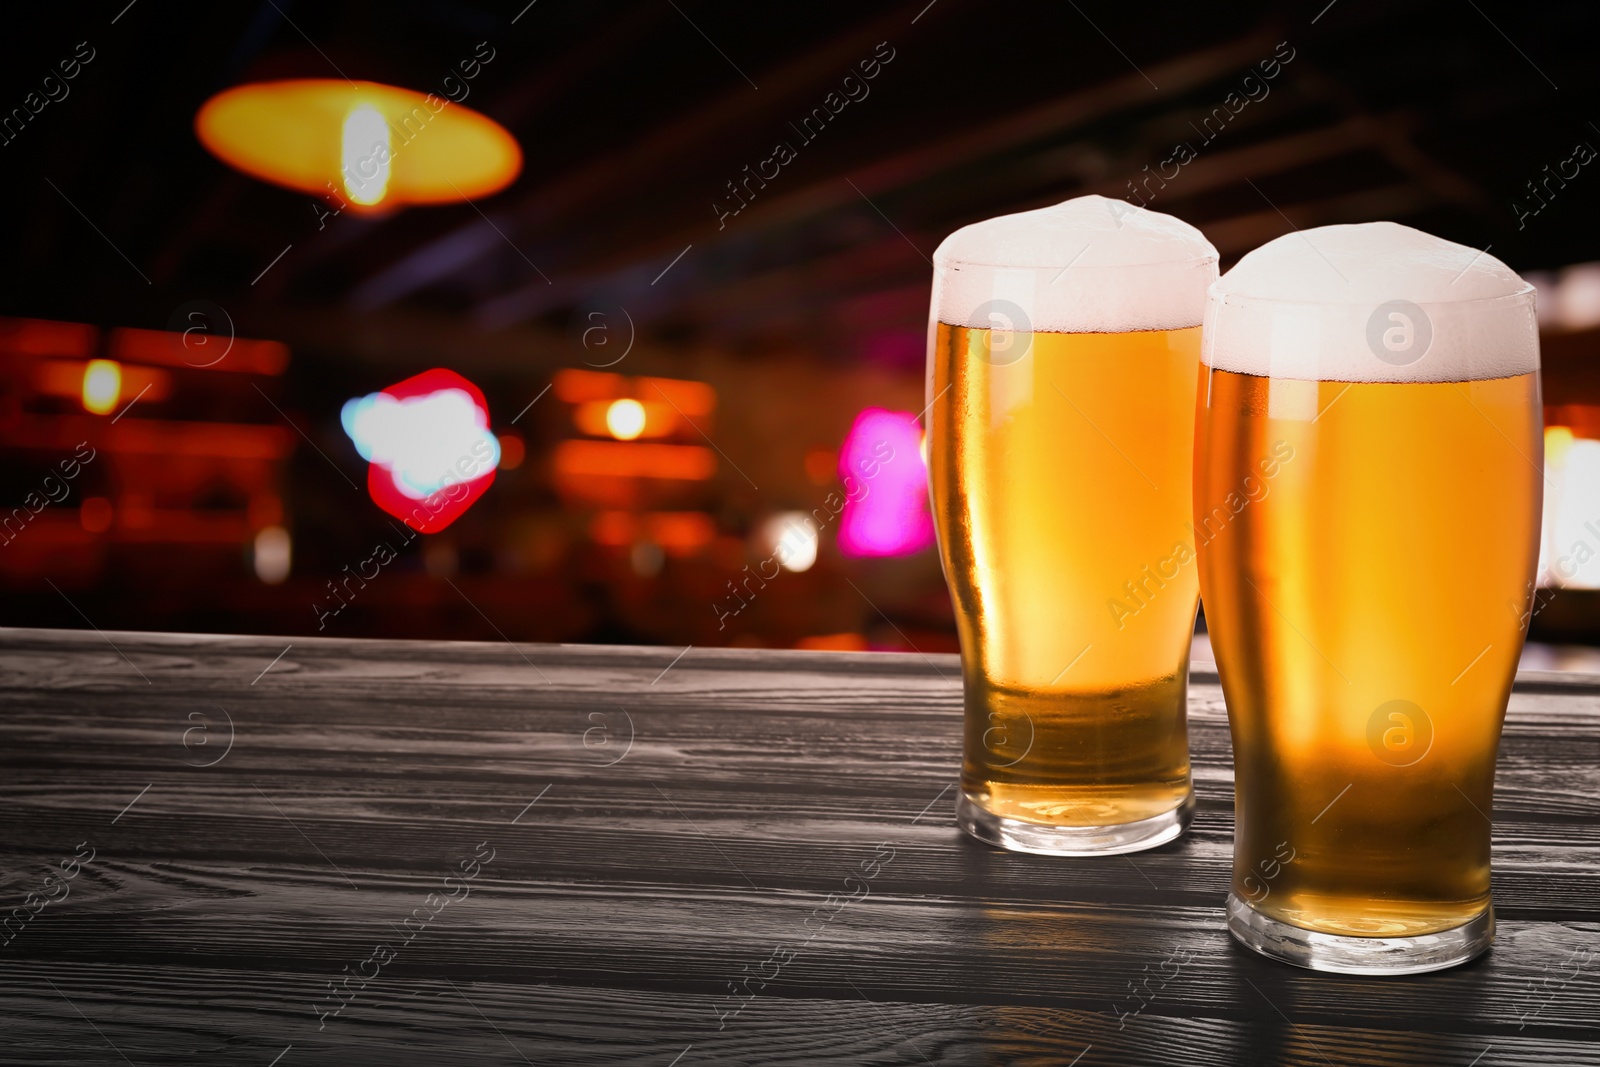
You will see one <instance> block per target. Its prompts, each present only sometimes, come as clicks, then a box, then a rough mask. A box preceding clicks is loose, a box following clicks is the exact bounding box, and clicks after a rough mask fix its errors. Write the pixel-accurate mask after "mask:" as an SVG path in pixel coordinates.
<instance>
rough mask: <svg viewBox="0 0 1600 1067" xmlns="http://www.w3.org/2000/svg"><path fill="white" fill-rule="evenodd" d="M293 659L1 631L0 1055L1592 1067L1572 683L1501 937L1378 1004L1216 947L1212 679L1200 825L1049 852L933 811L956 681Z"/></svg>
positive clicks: (1584, 791)
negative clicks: (1008, 844)
mask: <svg viewBox="0 0 1600 1067" xmlns="http://www.w3.org/2000/svg"><path fill="white" fill-rule="evenodd" d="M288 645H289V642H288V641H287V640H285V639H281V638H279V639H273V638H255V637H209V636H187V635H157V634H125V633H112V634H105V635H102V634H98V633H95V632H89V631H85V632H65V631H45V630H8V631H0V678H3V681H0V686H3V700H4V711H3V715H0V759H3V761H4V774H3V778H0V805H3V812H4V823H3V826H4V832H3V835H0V838H3V845H0V847H3V886H4V892H5V900H6V902H7V905H8V906H12V905H17V904H22V902H23V901H24V899H28V900H29V903H28V904H26V905H23V908H24V911H23V913H22V914H25V915H28V916H29V917H28V918H27V920H26V921H23V920H21V919H17V920H13V922H12V924H11V925H10V927H9V928H8V931H7V933H8V936H9V937H10V940H9V942H8V943H7V944H6V945H5V947H4V948H3V949H0V998H3V1009H0V1050H3V1052H0V1059H3V1060H4V1061H5V1062H7V1063H28V1064H46V1063H48V1064H53V1065H71V1064H118V1063H122V1062H124V1061H126V1062H128V1063H131V1064H139V1065H144V1064H167V1063H183V1064H193V1063H203V1064H252V1065H260V1067H268V1065H271V1064H274V1063H276V1064H278V1065H279V1067H300V1065H302V1064H336V1065H339V1067H353V1065H359V1064H382V1065H395V1064H413V1063H415V1064H467V1063H470V1064H484V1063H501V1064H514V1063H524V1062H527V1063H533V1064H539V1065H541V1067H542V1065H545V1064H640V1065H659V1067H670V1065H674V1064H676V1065H677V1067H698V1065H701V1064H706V1065H714V1064H827V1063H840V1064H921V1063H924V1062H927V1063H933V1064H1007V1065H1011V1064H1073V1063H1077V1064H1080V1065H1082V1067H1089V1065H1092V1064H1174V1065H1179V1064H1181V1065H1185V1067H1191V1065H1196V1064H1219V1065H1230V1067H1231V1065H1237V1064H1257V1063H1285V1064H1306V1065H1319V1064H1321V1065H1338V1067H1344V1065H1346V1064H1384V1065H1406V1064H1422V1063H1428V1064H1432V1063H1440V1064H1461V1065H1468V1064H1476V1065H1479V1067H1495V1065H1499V1064H1509V1063H1538V1064H1541V1065H1551V1067H1554V1065H1558V1064H1589V1065H1593V1064H1596V1063H1600V818H1597V813H1600V800H1597V798H1600V680H1597V679H1595V678H1586V677H1564V676H1555V675H1534V676H1527V677H1525V678H1524V679H1523V680H1522V681H1521V682H1519V685H1518V687H1517V691H1516V693H1515V695H1513V697H1512V699H1511V712H1510V719H1509V722H1508V725H1507V728H1506V736H1505V742H1504V745H1503V748H1502V752H1501V756H1500V767H1499V780H1498V789H1497V794H1496V796H1497V803H1496V807H1495V812H1494V819H1495V823H1494V863H1495V874H1494V884H1495V897H1496V901H1497V905H1498V914H1499V918H1500V939H1499V942H1498V944H1497V945H1496V947H1495V949H1494V950H1493V952H1492V953H1491V954H1490V955H1489V956H1488V957H1487V958H1485V959H1483V960H1480V961H1478V962H1476V963H1474V964H1471V965H1468V966H1466V967H1462V968H1459V969H1457V970H1454V971H1448V972H1444V973H1441V974H1434V975H1425V976H1419V977H1413V978H1398V979H1397V978H1385V979H1376V978H1348V977H1337V976H1331V975H1322V974H1313V973H1309V972H1305V971H1299V970H1296V969H1294V968H1290V967H1287V966H1282V965H1278V964H1274V963H1271V962H1268V961H1266V960H1263V959H1260V958H1257V957H1254V956H1252V955H1250V954H1248V953H1247V952H1245V951H1244V950H1242V949H1240V948H1238V947H1237V946H1235V945H1234V944H1233V943H1232V942H1231V941H1230V939H1229V937H1228V935H1227V934H1226V932H1225V931H1224V929H1223V911H1222V907H1223V897H1224V893H1225V892H1226V889H1227V882H1228V870H1229V849H1230V843H1231V837H1232V830H1233V828H1232V808H1233V798H1232V787H1231V772H1230V765H1229V749H1228V733H1227V724H1226V718H1225V714H1224V709H1223V704H1222V697H1221V692H1220V690H1219V689H1218V687H1217V683H1216V678H1215V676H1214V675H1211V674H1204V673H1197V674H1196V676H1195V678H1194V683H1193V688H1192V690H1191V693H1192V696H1191V705H1190V722H1191V729H1192V734H1191V736H1192V744H1193V748H1194V754H1195V764H1196V769H1195V776H1196V785H1197V789H1198V792H1199V811H1198V815H1197V818H1196V820H1195V825H1194V829H1193V830H1192V831H1191V832H1190V833H1189V834H1188V835H1187V836H1186V837H1185V838H1183V839H1182V840H1181V841H1179V842H1177V843H1175V844H1173V845H1170V846H1167V847H1165V848H1162V849H1158V850H1155V851H1152V852H1146V853H1141V854H1138V855H1135V856H1132V857H1120V856H1119V857H1110V858H1106V859H1098V860H1073V861H1068V860H1053V859H1047V858H1042V857H1036V856H1025V855H1016V854H1010V853H1006V852H1001V851H997V850H994V849H991V848H987V847H985V846H982V845H979V844H977V843H975V842H973V841H970V840H967V839H965V838H964V837H963V836H962V835H961V834H960V833H959V832H958V831H957V830H956V828H955V826H954V824H953V821H952V814H951V812H952V800H953V796H952V794H953V785H952V783H953V781H954V777H955V774H956V770H957V760H958V753H959V731H958V716H959V714H960V691H959V680H958V669H957V663H956V660H955V658H954V657H949V656H927V657H924V656H918V655H872V654H849V653H846V654H836V653H804V652H761V651H740V650H721V649H718V650H710V649H699V648H694V649H690V650H688V651H687V652H684V651H682V650H679V649H649V648H597V647H570V646H538V645H519V646H511V645H509V644H504V643H501V644H476V643H473V644H449V643H418V642H398V641H350V640H311V639H305V638H296V639H295V640H294V642H293V645H292V647H287V648H286V646H288ZM230 723H231V727H230ZM52 871H55V872H56V876H55V878H54V879H53V880H51V879H49V878H48V876H49V875H50V872H52ZM69 873H70V874H71V877H70V878H68V877H67V875H68V874H69ZM29 893H33V894H36V895H35V896H33V897H31V898H28V897H27V894H29ZM29 909H36V910H34V911H30V910H29ZM379 946H382V948H380V947H379ZM352 976H354V977H352ZM336 980H344V981H342V983H341V985H340V986H338V987H337V988H336V987H334V986H333V985H332V984H331V983H333V982H335V981H336ZM1135 986H1137V990H1138V992H1137V994H1136V993H1135Z"/></svg>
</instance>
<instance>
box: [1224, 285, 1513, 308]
mask: <svg viewBox="0 0 1600 1067" xmlns="http://www.w3.org/2000/svg"><path fill="white" fill-rule="evenodd" d="M1215 286H1216V283H1215V282H1213V283H1212V284H1211V286H1210V287H1208V288H1207V289H1206V304H1207V307H1208V308H1209V307H1210V305H1211V304H1213V303H1215V304H1217V305H1219V306H1221V307H1228V306H1230V305H1231V306H1235V307H1237V306H1239V305H1242V304H1279V305H1282V306H1284V307H1304V308H1374V307H1381V306H1382V305H1384V304H1386V303H1389V302H1390V301H1389V300H1378V301H1371V300H1298V299H1296V300H1290V299H1285V298H1284V297H1277V296H1256V295H1254V294H1251V293H1225V292H1217V291H1215ZM1538 292H1539V291H1538V288H1537V287H1536V286H1534V285H1533V284H1532V283H1531V282H1523V287H1522V288H1521V289H1518V290H1517V291H1516V292H1514V293H1500V294H1498V295H1496V296H1465V297H1461V298H1460V299H1457V300H1412V301H1408V302H1409V303H1414V304H1416V305H1417V306H1418V307H1430V308H1443V307H1456V306H1460V305H1465V304H1490V305H1495V304H1508V305H1510V304H1522V303H1532V302H1533V298H1534V297H1537V296H1538ZM1405 299H1406V298H1405V297H1391V298H1390V300H1405Z"/></svg>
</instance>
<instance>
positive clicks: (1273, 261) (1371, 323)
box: [1200, 222, 1539, 382]
mask: <svg viewBox="0 0 1600 1067" xmlns="http://www.w3.org/2000/svg"><path fill="white" fill-rule="evenodd" d="M1200 352H1201V356H1200V358H1201V359H1202V361H1204V362H1205V363H1206V364H1207V365H1209V366H1212V367H1215V368H1217V369H1219V370H1229V371H1237V372H1239V373H1242V374H1255V375H1261V376H1264V377H1275V378H1296V379H1301V380H1306V381H1344V382H1465V381H1481V380H1483V379H1486V378H1506V377H1510V376H1512V375H1516V374H1527V373H1529V372H1531V371H1536V370H1538V369H1539V328H1538V322H1537V320H1536V318H1535V314H1534V289H1533V286H1531V285H1529V284H1528V283H1527V282H1525V281H1523V280H1522V279H1521V278H1519V277H1518V276H1517V274H1516V272H1515V271H1513V270H1511V268H1509V267H1507V266H1506V265H1505V264H1504V263H1502V262H1500V261H1499V260H1498V259H1495V258H1494V257H1493V256H1491V255H1488V254H1486V253H1484V252H1480V251H1478V250H1477V249H1475V248H1468V247H1467V246H1465V245H1458V244H1455V243H1453V242H1451V241H1446V240H1444V239H1443V238H1439V237H1434V236H1433V235H1432V234H1427V233H1423V232H1422V231H1421V230H1414V229H1412V228H1411V227H1409V226H1401V225H1399V224H1398V223H1393V222H1364V223H1360V224H1357V225H1353V226H1319V227H1317V228H1316V229H1311V230H1299V231H1296V232H1294V233H1289V234H1285V235H1284V236H1282V237H1279V238H1276V239H1275V240H1272V241H1268V242H1267V243H1266V244H1264V245H1262V246H1261V247H1260V248H1258V249H1256V250H1255V251H1254V252H1251V253H1250V254H1248V255H1246V256H1245V257H1244V258H1243V259H1241V260H1240V261H1239V262H1238V263H1237V264H1236V265H1235V266H1234V268H1233V269H1232V270H1230V271H1228V273H1227V274H1224V275H1223V276H1222V277H1221V278H1219V279H1217V281H1216V283H1215V284H1214V285H1212V286H1211V290H1210V293H1209V294H1208V296H1207V300H1206V314H1205V329H1204V331H1203V332H1202V334H1201V343H1200Z"/></svg>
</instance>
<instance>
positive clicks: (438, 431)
mask: <svg viewBox="0 0 1600 1067" xmlns="http://www.w3.org/2000/svg"><path fill="white" fill-rule="evenodd" d="M462 394H465V397H466V399H468V400H470V408H471V410H470V411H468V410H467V405H466V404H463V403H461V402H460V401H461V399H462V396H461V395H462ZM397 401H398V402H409V403H402V404H399V405H397V404H396V403H395V402H397ZM375 410H376V411H379V412H384V413H387V415H386V419H387V421H383V420H381V419H380V420H377V421H378V422H379V425H377V426H374V422H373V420H371V419H370V418H369V416H370V415H371V413H372V412H374V411H375ZM342 421H343V422H344V426H345V431H346V432H347V433H348V434H350V437H351V440H353V441H355V443H356V447H357V449H359V450H360V451H361V453H362V455H363V456H366V457H367V458H368V459H369V460H370V461H371V462H370V464H369V465H368V467H367V492H368V493H370V494H371V496H372V500H373V502H374V503H376V504H377V505H378V506H379V507H380V508H382V509H383V510H384V511H386V512H388V513H389V514H390V515H393V516H394V517H395V518H397V519H399V520H400V521H401V522H404V523H405V524H406V525H407V526H410V527H411V528H412V529H414V530H416V531H418V532H419V533H425V534H431V533H438V532H439V531H440V530H443V529H444V528H445V527H447V526H449V525H450V524H451V523H453V522H455V521H456V520H457V519H458V518H460V517H461V516H462V515H463V514H465V512H466V510H467V509H468V508H470V507H471V506H472V505H473V504H474V503H476V502H477V499H478V498H479V497H481V496H482V495H483V494H484V491H485V490H487V489H488V488H489V486H490V485H491V484H492V483H493V482H494V474H495V468H496V466H497V465H498V464H499V460H500V443H499V441H498V440H497V439H496V438H495V436H494V435H493V434H492V433H490V432H489V429H488V426H489V405H488V403H487V402H486V401H485V400H484V397H483V393H482V392H481V391H480V390H479V389H478V387H477V386H475V385H473V384H472V383H471V382H469V381H467V379H465V378H463V377H462V376H461V375H459V374H457V373H456V372H455V371H451V370H444V369H442V368H435V369H433V370H429V371H424V372H422V373H421V374H418V375H416V376H414V377H411V378H407V379H406V380H405V381H403V382H397V383H395V384H394V385H391V386H389V387H388V388H387V389H384V390H383V391H382V392H381V393H373V394H371V395H369V396H365V397H359V398H357V399H355V400H352V401H350V402H349V403H347V404H346V405H345V407H344V411H343V413H342ZM468 442H470V443H468ZM400 450H403V455H402V454H401V451H400Z"/></svg>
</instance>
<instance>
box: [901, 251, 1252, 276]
mask: <svg viewBox="0 0 1600 1067" xmlns="http://www.w3.org/2000/svg"><path fill="white" fill-rule="evenodd" d="M1086 250H1087V249H1086ZM1079 254H1080V255H1081V254H1082V253H1079ZM1220 260H1221V257H1220V256H1218V255H1216V254H1215V253H1211V254H1208V255H1203V256H1191V257H1189V258H1187V259H1151V260H1146V261H1145V262H1142V263H1105V264H1100V265H1098V266H1088V265H1086V266H1084V267H1083V268H1082V269H1083V270H1137V269H1143V268H1147V267H1193V266H1199V265H1201V264H1204V263H1218V262H1220ZM1076 266H1077V264H1076V262H1073V263H1068V264H1067V265H1066V266H1059V265H1057V264H1055V263H1046V264H1044V265H1042V266H1034V265H1030V264H1027V263H990V262H987V261H985V260H980V259H946V260H942V261H941V260H940V259H939V258H938V254H937V253H935V255H934V260H933V269H934V270H936V271H940V270H944V269H945V268H947V267H990V268H994V269H997V270H1029V271H1047V270H1059V271H1065V270H1070V269H1073V268H1074V267H1076Z"/></svg>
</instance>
